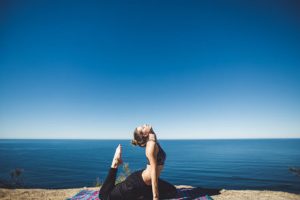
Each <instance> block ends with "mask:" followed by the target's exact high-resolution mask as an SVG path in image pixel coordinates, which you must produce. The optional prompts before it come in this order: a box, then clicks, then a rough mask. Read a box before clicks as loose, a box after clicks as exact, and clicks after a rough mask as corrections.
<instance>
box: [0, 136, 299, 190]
mask: <svg viewBox="0 0 300 200" xmlns="http://www.w3.org/2000/svg"><path fill="white" fill-rule="evenodd" d="M119 143H120V144H122V146H123V160H124V162H128V163H129V167H130V169H131V171H134V170H137V169H143V168H145V166H146V158H145V152H144V150H145V149H143V148H140V147H134V146H132V145H131V144H130V141H129V140H0V179H2V180H3V179H9V178H10V176H9V172H10V171H11V170H12V169H15V168H22V169H24V172H23V181H24V184H25V185H26V187H34V188H73V187H84V186H87V187H89V186H93V185H94V184H95V182H96V178H97V177H99V178H100V180H104V179H105V177H106V174H107V171H108V169H109V167H110V164H111V160H112V157H113V155H114V151H115V148H116V146H117V145H118V144H119ZM160 144H161V146H162V147H163V148H164V150H165V151H166V153H167V161H166V165H165V168H164V171H163V172H162V174H161V178H162V179H165V180H167V181H169V182H170V183H172V184H175V185H183V184H184V185H192V186H195V187H196V186H200V187H208V188H225V189H268V190H281V191H288V192H296V193H299V192H300V176H297V175H296V174H293V173H292V172H290V171H289V167H297V168H299V167H300V139H273V140H271V139H263V140H160ZM120 172H122V169H121V168H120V169H119V171H118V174H119V173H120Z"/></svg>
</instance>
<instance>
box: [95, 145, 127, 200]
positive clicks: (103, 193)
mask: <svg viewBox="0 0 300 200" xmlns="http://www.w3.org/2000/svg"><path fill="white" fill-rule="evenodd" d="M121 154H122V146H121V145H120V144H119V145H118V147H117V148H116V151H115V155H114V158H113V161H112V164H111V167H110V169H109V171H108V175H107V177H106V179H105V181H104V183H103V185H102V186H101V188H100V190H99V198H100V199H101V198H102V199H104V200H105V199H107V197H108V195H109V194H110V192H111V191H112V190H113V189H114V187H115V181H116V176H117V171H118V166H119V165H121V164H122V163H123V161H122V157H121Z"/></svg>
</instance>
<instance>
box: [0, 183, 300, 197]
mask: <svg viewBox="0 0 300 200" xmlns="http://www.w3.org/2000/svg"><path fill="white" fill-rule="evenodd" d="M176 187H177V188H192V187H191V186H184V185H179V186H176ZM82 189H84V188H74V189H3V188H0V200H8V199H13V200H19V199H20V200H21V199H22V200H27V199H28V200H29V199H30V200H33V199H35V200H38V199H42V200H44V199H48V200H65V199H66V198H69V197H72V196H74V195H75V194H76V193H77V192H79V191H80V190H82ZM85 189H91V190H95V189H96V190H98V189H99V188H96V187H94V188H92V187H91V188H85ZM211 197H212V198H213V199H214V200H300V195H299V194H292V193H287V192H276V191H257V190H224V189H223V190H221V191H220V194H218V195H212V196H211Z"/></svg>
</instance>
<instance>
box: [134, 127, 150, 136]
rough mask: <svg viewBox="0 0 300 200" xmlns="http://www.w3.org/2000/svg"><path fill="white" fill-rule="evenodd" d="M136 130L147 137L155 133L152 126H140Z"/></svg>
mask: <svg viewBox="0 0 300 200" xmlns="http://www.w3.org/2000/svg"><path fill="white" fill-rule="evenodd" d="M136 129H137V131H138V132H139V133H140V134H142V135H143V136H145V137H146V136H148V135H149V133H151V132H153V130H152V126H151V125H149V124H144V125H141V126H138V127H137V128H136Z"/></svg>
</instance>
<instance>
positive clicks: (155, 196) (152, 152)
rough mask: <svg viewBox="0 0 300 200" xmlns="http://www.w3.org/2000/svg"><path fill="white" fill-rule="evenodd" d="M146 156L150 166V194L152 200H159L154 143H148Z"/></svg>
mask: <svg viewBox="0 0 300 200" xmlns="http://www.w3.org/2000/svg"><path fill="white" fill-rule="evenodd" d="M146 156H147V157H148V159H149V162H150V166H151V183H152V193H153V200H157V199H159V192H158V175H157V161H156V156H157V155H156V153H155V142H153V141H149V142H148V144H147V149H146Z"/></svg>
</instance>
